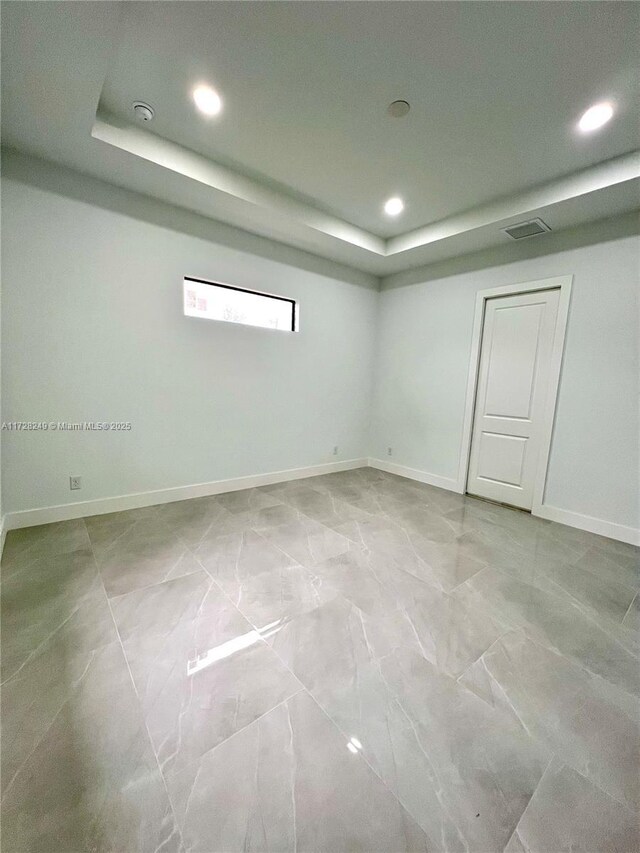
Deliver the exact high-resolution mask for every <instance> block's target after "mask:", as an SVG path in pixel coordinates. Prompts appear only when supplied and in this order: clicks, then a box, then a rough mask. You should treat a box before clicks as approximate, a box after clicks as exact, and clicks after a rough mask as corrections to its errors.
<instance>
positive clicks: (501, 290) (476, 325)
mask: <svg viewBox="0 0 640 853" xmlns="http://www.w3.org/2000/svg"><path fill="white" fill-rule="evenodd" d="M572 282H573V276H572V275H561V276H555V277H554V278H543V279H540V280H538V281H523V282H519V283H518V284H508V285H506V287H492V288H489V289H488V290H479V291H478V292H477V294H476V311H475V317H474V321H473V332H472V334H471V359H470V362H469V376H468V379H467V395H466V400H465V410H464V421H463V426H462V444H461V448H460V466H459V469H458V481H457V487H458V488H457V491H459V492H460V493H461V494H464V493H465V492H466V489H467V477H468V473H469V458H470V454H471V436H472V430H473V413H474V408H475V401H476V389H477V384H478V370H479V367H480V345H481V341H482V328H483V325H484V311H485V305H486V301H487V299H493V298H495V297H497V296H516V295H518V294H520V293H533V292H535V291H536V290H554V289H556V288H559V290H560V299H559V302H558V316H557V319H556V330H555V335H554V338H553V352H552V355H551V364H550V366H549V387H548V392H547V399H546V402H545V408H544V416H543V421H542V423H543V432H544V437H543V440H542V446H541V448H540V459H539V462H538V466H537V474H536V482H535V486H534V489H533V506H532V508H531V514H532V515H539V514H540V510H541V507H542V505H543V503H544V490H545V484H546V480H547V467H548V465H549V453H550V451H551V437H552V434H553V421H554V417H555V411H556V400H557V397H558V386H559V384H560V369H561V367H562V354H563V352H564V338H565V333H566V329H567V319H568V316H569V300H570V297H571V284H572Z"/></svg>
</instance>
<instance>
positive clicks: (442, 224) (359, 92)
mask: <svg viewBox="0 0 640 853" xmlns="http://www.w3.org/2000/svg"><path fill="white" fill-rule="evenodd" d="M2 24H3V27H2V30H3V43H2V83H3V142H5V143H6V144H9V145H11V146H12V147H16V148H20V149H22V150H26V151H28V152H31V153H35V154H38V155H40V156H44V157H47V158H49V159H52V160H54V161H57V162H62V163H64V164H65V165H68V166H71V167H73V168H77V169H79V170H81V171H84V172H87V173H90V174H93V175H96V176H98V177H101V178H103V179H106V180H109V181H111V182H113V183H117V184H120V185H122V186H126V187H128V188H131V189H135V190H138V191H141V192H144V193H146V194H148V195H152V196H155V197H158V198H161V199H165V200H167V201H171V202H173V203H175V204H179V205H181V206H184V207H187V208H190V209H193V210H196V211H197V212H199V213H203V214H205V215H206V216H209V217H211V218H214V219H221V220H223V221H227V222H230V223H232V224H234V225H238V226H240V227H244V228H246V229H248V230H251V231H254V232H256V233H260V234H264V235H266V236H270V237H272V238H275V239H277V240H281V241H283V242H287V243H290V244H292V245H298V246H300V247H301V248H305V249H307V250H311V251H314V252H316V253H318V254H320V255H325V256H327V257H331V258H334V259H336V260H340V261H342V262H346V263H349V264H351V265H353V266H357V267H360V268H362V269H366V270H368V271H372V272H376V273H378V274H382V273H386V272H393V271H396V270H399V269H403V268H408V267H410V266H414V265H416V264H424V263H426V262H429V261H431V260H440V259H442V258H443V257H447V256H451V255H452V254H459V253H461V252H463V251H471V250H473V249H476V248H483V247H485V246H488V245H496V244H499V243H500V242H503V241H505V240H508V238H506V237H505V236H504V235H503V234H502V232H501V231H500V228H501V227H503V226H504V225H505V224H509V223H510V222H512V221H518V220H522V219H527V218H531V217H532V216H534V215H542V218H544V219H545V221H546V222H548V224H549V225H551V226H552V227H553V228H554V229H556V228H561V227H566V226H569V225H574V224H576V223H578V222H583V221H587V220H589V219H596V218H599V217H601V216H604V215H611V214H613V213H616V212H620V211H623V210H629V209H633V208H634V207H638V206H639V197H638V176H640V161H639V158H638V157H637V156H634V155H633V153H632V152H633V151H634V149H635V148H637V147H638V108H639V101H638V92H637V89H634V83H635V84H636V85H637V67H636V64H637V58H636V53H637V51H636V49H637V42H638V32H639V27H640V5H639V4H636V3H626V2H616V3H608V2H604V3H600V2H562V3H544V2H518V3H498V2H495V3H494V2H465V3H459V2H449V3H430V2H409V3H407V2H333V3H323V2H275V3H272V2H231V3H227V2H199V3H191V2H177V3H173V2H163V3H151V2H140V3H139V2H126V3H116V2H94V3H58V2H47V3H39V2H30V3H25V2H23V3H6V2H5V3H3V4H2ZM634 51H635V52H634ZM200 81H204V82H209V83H211V84H212V85H214V86H215V87H216V88H217V90H218V91H219V92H220V94H221V95H222V97H223V100H224V109H223V111H222V113H221V115H220V116H218V117H216V118H214V119H212V120H208V121H207V120H205V119H203V118H202V117H201V116H200V115H199V114H198V113H197V112H196V111H195V110H194V108H193V104H192V102H191V100H190V97H189V93H190V90H191V88H192V86H193V85H194V83H196V82H200ZM395 98H406V99H407V100H409V101H410V103H411V105H412V109H411V112H410V113H409V115H408V116H407V117H406V118H404V119H392V118H390V117H389V116H388V115H387V113H386V107H387V105H388V104H389V102H390V101H391V100H393V99H395ZM136 99H140V100H144V101H147V102H149V103H151V104H152V105H153V107H154V109H155V111H156V117H155V119H154V122H153V123H152V124H151V125H145V126H140V125H136V124H134V123H133V119H132V115H131V104H132V102H133V101H134V100H136ZM603 99H610V100H614V101H615V102H616V105H617V112H616V116H615V118H614V120H613V121H612V122H611V124H610V125H609V126H608V127H606V128H604V129H603V130H602V131H600V132H599V133H597V134H595V135H592V136H589V137H585V136H580V135H579V134H578V133H577V132H576V129H575V124H576V121H577V119H578V118H579V116H580V114H581V113H582V112H583V111H584V110H585V109H586V108H587V107H588V106H589V105H590V104H592V103H594V102H596V101H599V100H603ZM96 113H98V115H97V116H96ZM605 162H606V163H607V165H605V166H601V165H599V164H602V163H605ZM534 189H535V192H533V191H532V190H534ZM390 195H401V196H402V197H403V198H404V199H405V202H406V210H405V213H404V214H402V216H400V217H399V218H398V219H394V220H391V219H388V218H387V217H385V216H384V215H383V214H382V212H381V205H382V203H383V201H384V200H385V199H386V198H387V197H388V196H390ZM539 239H544V238H542V237H541V238H539Z"/></svg>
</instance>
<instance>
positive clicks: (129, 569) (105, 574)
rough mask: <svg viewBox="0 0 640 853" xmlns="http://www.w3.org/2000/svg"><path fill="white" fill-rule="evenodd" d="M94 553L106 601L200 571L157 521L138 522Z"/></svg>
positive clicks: (184, 548)
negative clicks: (106, 596) (107, 597)
mask: <svg viewBox="0 0 640 853" xmlns="http://www.w3.org/2000/svg"><path fill="white" fill-rule="evenodd" d="M94 553H95V554H96V560H97V562H98V568H99V569H100V574H101V575H102V580H103V582H104V586H105V589H106V590H107V595H108V596H109V597H112V596H115V595H123V594H124V593H127V592H130V591H131V590H134V589H140V588H142V587H145V586H149V585H150V584H156V583H161V582H162V581H165V580H169V579H170V578H176V577H182V576H183V575H188V574H190V573H191V572H197V571H199V570H200V569H201V566H200V565H199V563H198V561H197V560H196V559H195V557H194V556H193V554H192V553H191V551H190V550H189V548H188V547H187V545H186V544H185V542H183V541H182V539H180V538H179V537H178V536H177V535H176V533H175V531H173V530H171V529H168V528H167V527H166V525H164V524H162V523H161V522H160V521H158V519H157V518H153V519H151V520H147V519H145V520H141V521H137V522H136V523H135V524H133V525H132V526H131V527H130V528H128V529H127V530H125V531H124V532H123V533H120V534H119V535H118V536H117V537H116V538H115V539H114V540H113V541H111V542H109V543H107V542H105V543H104V544H103V545H102V546H101V547H100V548H98V549H96V548H94Z"/></svg>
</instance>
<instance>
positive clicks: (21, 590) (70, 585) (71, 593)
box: [1, 550, 111, 682]
mask: <svg viewBox="0 0 640 853" xmlns="http://www.w3.org/2000/svg"><path fill="white" fill-rule="evenodd" d="M105 603H106V602H105V599H104V590H103V587H102V583H101V581H100V576H99V574H98V570H97V568H96V564H95V560H94V558H93V554H92V553H91V551H90V550H84V551H74V552H72V553H70V554H58V555H56V556H52V557H43V558H42V559H39V560H36V561H35V562H34V563H32V564H31V565H29V566H25V567H24V568H22V569H20V570H19V571H16V572H14V573H12V574H11V575H10V576H9V577H8V578H6V579H5V580H3V583H2V609H1V613H2V634H1V637H2V681H3V682H4V681H6V680H7V679H8V678H11V677H12V676H13V675H15V673H16V672H17V671H18V670H19V669H20V668H21V667H22V666H24V665H25V663H27V662H28V661H29V660H30V658H31V657H32V656H33V655H34V654H35V653H36V652H37V650H38V649H39V648H40V647H41V646H42V645H43V644H44V643H46V642H47V640H49V639H50V638H51V637H52V636H53V635H54V634H55V633H56V632H57V631H59V630H60V629H61V627H62V626H65V625H66V633H65V636H66V637H67V640H68V642H69V643H72V642H73V643H75V644H80V645H82V646H83V647H85V648H94V647H95V646H97V645H100V643H101V642H102V639H103V637H104V636H105V634H108V633H109V631H110V629H111V625H110V618H109V614H108V611H107V610H105V606H104V605H105ZM67 623H68V624H67Z"/></svg>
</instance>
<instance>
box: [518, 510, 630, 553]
mask: <svg viewBox="0 0 640 853" xmlns="http://www.w3.org/2000/svg"><path fill="white" fill-rule="evenodd" d="M532 515H537V516H538V518H545V519H547V521H555V522H557V523H558V524H566V525H567V526H568V527H577V528H578V530H586V531H587V532H588V533H597V534H598V536H607V537H608V538H609V539H617V540H618V541H619V542H627V543H628V544H629V545H640V530H638V529H637V528H636V527H625V525H624V524H615V522H613V521H603V520H602V519H601V518H594V517H593V516H591V515H582V513H579V512H571V511H570V510H568V509H558V507H555V506H547V505H546V504H543V505H542V506H540V507H537V508H536V510H535V512H533V513H532Z"/></svg>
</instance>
